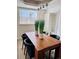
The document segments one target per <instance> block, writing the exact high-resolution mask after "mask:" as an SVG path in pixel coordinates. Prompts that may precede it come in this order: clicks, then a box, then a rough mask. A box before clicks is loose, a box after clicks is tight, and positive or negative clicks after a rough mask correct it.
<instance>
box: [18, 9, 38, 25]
mask: <svg viewBox="0 0 79 59" xmlns="http://www.w3.org/2000/svg"><path fill="white" fill-rule="evenodd" d="M19 19H20V24H34V22H35V20H36V19H37V10H33V9H28V8H19Z"/></svg>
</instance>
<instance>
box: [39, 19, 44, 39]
mask: <svg viewBox="0 0 79 59" xmlns="http://www.w3.org/2000/svg"><path fill="white" fill-rule="evenodd" d="M43 30H44V20H40V21H39V32H40V38H41V39H43Z"/></svg>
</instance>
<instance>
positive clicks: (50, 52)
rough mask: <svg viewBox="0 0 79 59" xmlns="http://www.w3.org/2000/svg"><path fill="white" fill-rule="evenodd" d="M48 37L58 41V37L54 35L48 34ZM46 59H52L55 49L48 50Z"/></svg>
mask: <svg viewBox="0 0 79 59" xmlns="http://www.w3.org/2000/svg"><path fill="white" fill-rule="evenodd" d="M50 37H52V38H55V39H57V40H59V39H60V36H58V35H56V34H50ZM45 55H46V59H54V55H55V49H53V50H52V49H51V50H48V51H47V52H46V53H45Z"/></svg>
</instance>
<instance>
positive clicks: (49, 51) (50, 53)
mask: <svg viewBox="0 0 79 59" xmlns="http://www.w3.org/2000/svg"><path fill="white" fill-rule="evenodd" d="M50 57H51V50H49V59H50Z"/></svg>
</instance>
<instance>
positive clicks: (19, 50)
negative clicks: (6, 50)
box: [17, 39, 53, 59]
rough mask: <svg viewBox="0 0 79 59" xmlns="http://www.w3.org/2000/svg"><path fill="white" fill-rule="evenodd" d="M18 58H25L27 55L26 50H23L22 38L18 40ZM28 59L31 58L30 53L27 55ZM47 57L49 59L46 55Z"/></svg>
mask: <svg viewBox="0 0 79 59" xmlns="http://www.w3.org/2000/svg"><path fill="white" fill-rule="evenodd" d="M52 56H53V55H52ZM17 59H25V55H24V52H23V50H22V40H21V39H18V40H17ZM26 59H29V56H28V55H27V58H26ZM33 59H34V58H33ZM46 59H48V57H46ZM51 59H53V58H51Z"/></svg>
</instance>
